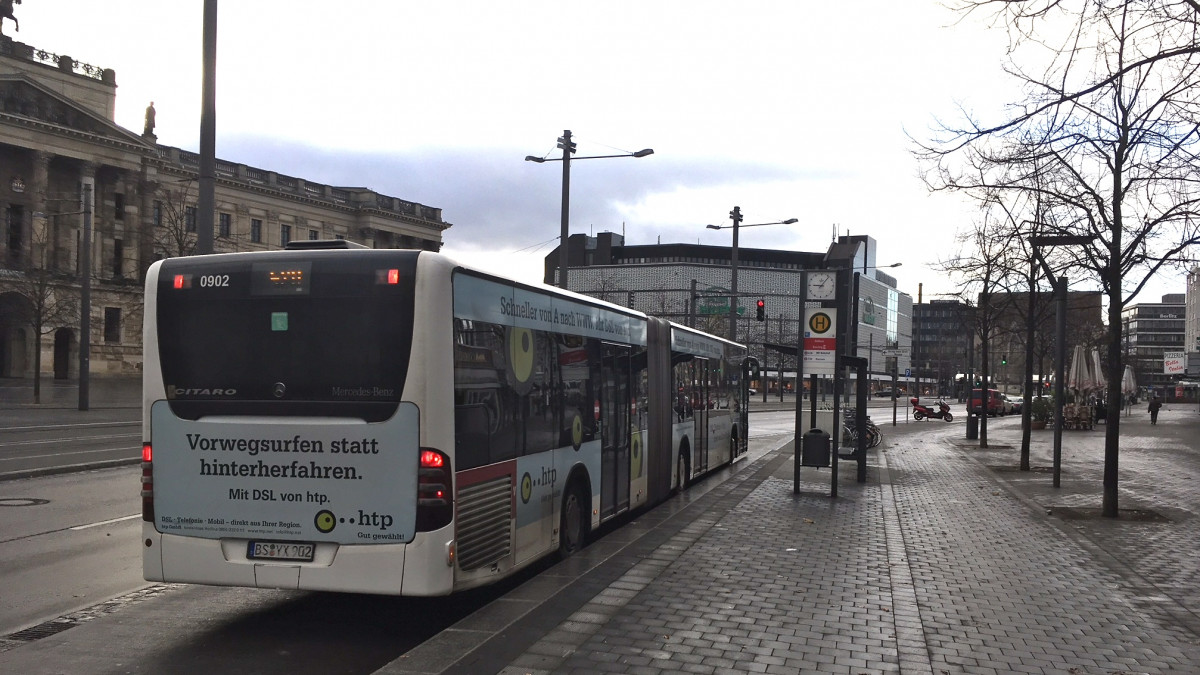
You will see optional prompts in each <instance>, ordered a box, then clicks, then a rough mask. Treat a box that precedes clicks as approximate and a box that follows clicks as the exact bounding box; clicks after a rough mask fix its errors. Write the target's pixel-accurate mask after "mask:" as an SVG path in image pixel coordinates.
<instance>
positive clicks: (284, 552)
mask: <svg viewBox="0 0 1200 675" xmlns="http://www.w3.org/2000/svg"><path fill="white" fill-rule="evenodd" d="M315 550H316V545H315V544H297V543H294V542H287V541H252V542H250V548H249V550H248V551H247V552H246V557H247V558H251V559H253V560H292V561H300V562H312V560H313V552H314V551H315Z"/></svg>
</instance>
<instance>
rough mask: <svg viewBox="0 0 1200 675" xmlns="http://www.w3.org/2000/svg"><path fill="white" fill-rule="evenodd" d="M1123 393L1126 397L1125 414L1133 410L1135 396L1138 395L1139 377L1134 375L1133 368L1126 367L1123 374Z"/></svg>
mask: <svg viewBox="0 0 1200 675" xmlns="http://www.w3.org/2000/svg"><path fill="white" fill-rule="evenodd" d="M1121 393H1122V394H1124V395H1125V413H1126V414H1129V412H1130V411H1131V410H1133V395H1134V394H1136V393H1137V376H1135V375H1134V374H1133V366H1130V365H1126V366H1125V372H1124V373H1122V374H1121Z"/></svg>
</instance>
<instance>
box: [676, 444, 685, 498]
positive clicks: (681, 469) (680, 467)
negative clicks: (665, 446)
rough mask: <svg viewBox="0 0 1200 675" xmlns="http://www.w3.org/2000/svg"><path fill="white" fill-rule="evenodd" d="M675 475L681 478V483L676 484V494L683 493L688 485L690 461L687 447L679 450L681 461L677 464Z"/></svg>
mask: <svg viewBox="0 0 1200 675" xmlns="http://www.w3.org/2000/svg"><path fill="white" fill-rule="evenodd" d="M675 475H676V476H678V477H679V481H678V482H677V483H675V492H676V493H679V492H683V489H684V488H686V487H687V485H688V461H687V449H686V446H685V447H684V448H681V449H680V450H679V461H678V462H677V463H676V471H675Z"/></svg>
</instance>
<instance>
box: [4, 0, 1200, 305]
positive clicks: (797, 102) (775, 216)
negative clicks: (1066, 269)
mask: <svg viewBox="0 0 1200 675" xmlns="http://www.w3.org/2000/svg"><path fill="white" fill-rule="evenodd" d="M201 10H202V2H201V0H169V1H167V0H115V1H113V2H97V1H96V0H25V2H24V4H21V5H17V6H16V8H15V13H16V15H17V17H18V19H19V20H20V21H21V27H22V30H21V32H19V33H15V32H14V30H13V27H12V24H11V22H6V23H5V26H4V31H5V34H6V35H11V36H15V38H16V39H17V40H20V41H23V42H26V43H28V44H31V45H34V46H36V47H38V48H41V49H45V50H48V51H51V52H54V53H57V54H69V55H70V56H72V57H74V58H75V59H77V60H80V61H83V62H86V63H89V64H92V65H95V66H99V67H102V68H112V69H114V70H115V71H116V74H117V84H118V89H117V110H116V121H117V123H118V124H120V125H122V126H124V127H127V128H129V129H131V130H134V131H137V132H140V131H141V129H142V121H143V114H144V110H145V108H146V105H147V104H148V103H149V102H150V101H154V103H155V108H156V110H157V126H156V128H155V132H156V133H157V135H158V140H159V142H160V143H163V144H167V145H174V146H178V147H182V148H186V149H190V150H196V149H197V148H198V146H199V118H200V79H201V77H200V75H201V64H200V58H201ZM959 19H960V17H958V16H957V15H955V14H953V13H951V12H950V11H949V10H946V9H944V8H943V7H941V6H940V5H939V4H938V3H936V2H932V1H926V0H908V1H906V2H897V1H895V0H860V1H859V2H854V3H834V2H816V1H815V0H764V1H754V0H747V1H743V2H729V1H728V0H722V1H719V2H709V1H707V0H677V1H663V0H629V1H622V0H605V1H602V2H601V1H594V2H593V1H577V0H547V1H532V0H514V1H510V2H495V1H484V0H426V1H422V2H410V1H408V0H387V1H384V0H375V1H368V0H359V1H354V0H343V1H342V2H337V3H329V2H327V3H317V2H309V1H307V0H242V1H239V2H228V1H227V2H224V3H221V4H220V9H219V16H218V26H219V28H218V48H217V96H216V99H217V120H216V122H217V156H218V157H221V158H223V159H227V160H231V161H235V162H241V163H245V164H249V165H252V166H256V167H260V168H264V169H269V170H272V171H277V172H279V173H284V174H288V175H293V176H299V177H303V178H306V179H310V180H315V181H318V182H323V183H329V184H333V185H340V186H355V187H367V188H370V189H373V190H376V191H378V192H382V193H384V194H388V195H392V196H396V197H400V198H402V199H407V200H410V201H415V202H420V203H422V204H426V205H429V206H435V207H438V208H441V209H442V215H443V218H444V219H445V220H446V221H448V222H450V223H453V227H451V228H450V229H449V230H447V231H446V232H445V235H444V240H445V246H444V249H443V251H444V252H446V253H448V254H451V255H453V256H455V257H458V258H460V259H461V260H463V261H464V262H469V263H472V264H476V265H480V266H483V267H485V268H487V269H491V270H493V271H497V272H501V273H507V274H513V275H516V276H518V277H520V278H523V279H526V280H540V279H541V273H542V261H543V258H544V257H545V255H546V254H547V253H548V252H549V251H550V250H552V249H553V248H554V246H555V245H556V243H557V237H558V233H559V213H560V208H561V205H560V197H561V179H562V169H561V164H560V163H558V162H554V163H546V164H535V163H532V162H525V161H523V158H524V157H525V156H526V155H538V156H549V157H561V152H560V151H557V150H556V149H555V140H556V139H557V137H558V136H560V135H561V134H562V131H563V130H564V129H570V130H571V131H572V133H573V134H574V135H575V140H576V143H577V146H578V153H577V154H578V156H585V155H603V154H615V153H621V152H632V151H635V150H639V149H641V148H646V147H650V148H653V149H654V151H655V152H654V155H652V156H650V157H646V158H643V159H605V160H594V161H579V162H572V165H571V231H572V232H573V233H581V232H587V233H592V234H595V233H598V232H602V231H606V230H609V231H614V232H622V231H623V232H624V233H625V236H626V241H627V243H630V244H649V243H655V242H660V241H661V242H662V243H674V242H688V243H702V244H711V245H721V246H728V245H729V242H730V233H729V231H727V230H722V231H713V230H708V229H706V228H705V225H706V224H708V223H713V224H727V223H728V222H729V216H728V214H729V211H730V210H731V209H732V208H733V207H734V206H735V205H736V206H740V207H741V209H742V213H743V214H744V216H745V221H744V222H745V223H747V224H749V223H760V222H769V221H778V220H784V219H787V218H797V219H798V220H799V222H798V223H797V224H795V225H788V226H784V225H780V226H773V227H763V228H756V229H750V230H744V231H742V233H741V237H740V245H741V246H743V247H753V248H781V249H792V250H802V251H824V250H825V249H826V248H827V246H828V244H829V242H830V240H831V238H832V236H833V233H834V230H835V227H836V228H837V231H838V232H840V233H842V234H845V233H850V234H868V235H871V236H873V237H875V238H876V239H877V240H878V241H879V243H880V248H879V253H878V258H877V260H878V263H879V264H880V265H886V264H891V263H893V262H902V263H903V267H900V268H897V269H892V270H888V272H889V273H892V274H893V276H895V277H897V278H898V279H899V280H900V290H902V291H904V292H907V293H910V294H911V295H913V297H914V300H915V299H916V296H917V291H918V284H920V283H923V284H924V297H925V301H928V300H929V299H930V298H931V297H937V294H942V293H949V292H953V291H954V290H955V288H956V287H955V286H953V285H951V284H950V283H949V282H948V281H947V280H946V279H945V278H944V276H943V275H942V274H940V273H939V272H937V271H936V263H937V261H938V259H939V257H941V258H945V257H948V256H950V255H953V254H954V252H955V251H956V244H955V241H954V238H955V233H956V232H957V231H958V230H960V229H961V228H964V227H967V226H969V225H971V224H972V222H973V220H974V219H975V218H976V217H977V212H976V211H975V210H974V208H973V207H971V206H969V205H968V204H967V203H966V202H965V201H964V200H962V199H961V198H959V197H956V196H953V195H943V194H937V195H931V194H929V193H928V191H927V190H926V188H925V186H924V184H923V183H922V182H921V181H920V179H919V167H918V165H917V163H916V161H915V160H914V158H913V157H912V155H911V150H912V144H911V141H910V140H909V139H908V138H907V137H906V135H905V134H906V132H907V133H908V134H910V135H912V136H914V137H918V138H927V137H928V136H929V134H930V131H929V130H930V128H931V127H932V125H933V123H934V120H935V118H937V117H942V118H947V119H954V116H955V115H956V114H957V113H956V110H957V106H959V105H962V106H963V107H965V108H966V109H969V110H972V111H975V112H977V113H979V114H981V115H983V116H984V117H988V116H993V115H994V114H995V113H992V112H990V111H999V109H1000V106H1001V105H1002V104H1003V103H1004V102H1005V100H1006V98H1007V99H1011V98H1012V94H1011V90H1010V85H1009V83H1008V82H1007V81H1006V80H1004V79H1003V78H1002V77H1001V76H1000V73H999V65H1000V61H1001V58H1002V57H1003V54H1004V48H1005V45H1006V44H1007V41H1006V36H1005V35H1004V33H1003V31H1002V30H997V29H987V28H986V27H985V26H982V25H981V24H979V23H976V22H973V21H968V22H961V21H960V20H959ZM1183 290H1184V286H1183V282H1182V280H1178V279H1163V282H1162V283H1161V284H1158V285H1156V288H1153V289H1151V291H1150V293H1149V295H1144V296H1140V297H1139V300H1143V301H1157V300H1158V299H1159V297H1158V296H1159V295H1161V293H1164V292H1180V293H1182V292H1183Z"/></svg>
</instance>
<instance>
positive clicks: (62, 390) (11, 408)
mask: <svg viewBox="0 0 1200 675" xmlns="http://www.w3.org/2000/svg"><path fill="white" fill-rule="evenodd" d="M87 408H88V409H87V410H83V411H81V410H79V381H78V380H55V379H54V378H53V377H43V378H42V382H41V402H40V403H34V402H33V380H32V379H12V378H3V379H0V428H4V427H13V426H27V425H43V424H62V423H65V422H82V421H88V422H103V421H112V420H117V419H121V420H124V419H129V418H131V417H132V416H136V417H137V418H138V419H140V418H141V415H142V411H141V408H142V378H141V377H128V376H122V377H92V378H91V379H90V380H89V381H88V405H87Z"/></svg>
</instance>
